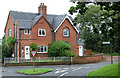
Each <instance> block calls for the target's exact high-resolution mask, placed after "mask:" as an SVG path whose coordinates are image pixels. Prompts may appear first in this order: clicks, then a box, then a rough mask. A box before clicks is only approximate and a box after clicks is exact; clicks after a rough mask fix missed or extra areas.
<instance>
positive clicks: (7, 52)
mask: <svg viewBox="0 0 120 78" xmlns="http://www.w3.org/2000/svg"><path fill="white" fill-rule="evenodd" d="M12 39H13V40H12ZM7 40H10V41H13V45H14V43H15V41H14V38H8V39H7ZM10 41H9V42H8V44H9V45H8V44H7V45H6V44H5V36H3V38H2V62H4V57H11V56H12V53H13V50H14V48H13V45H12V43H11V42H10ZM11 47H12V48H11Z"/></svg>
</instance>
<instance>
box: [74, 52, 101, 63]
mask: <svg viewBox="0 0 120 78" xmlns="http://www.w3.org/2000/svg"><path fill="white" fill-rule="evenodd" d="M102 60H103V54H95V55H93V56H80V57H73V58H72V63H73V64H87V63H95V62H100V61H102Z"/></svg>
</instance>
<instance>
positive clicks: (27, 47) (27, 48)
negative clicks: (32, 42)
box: [25, 46, 30, 59]
mask: <svg viewBox="0 0 120 78" xmlns="http://www.w3.org/2000/svg"><path fill="white" fill-rule="evenodd" d="M25 59H30V47H29V46H25Z"/></svg>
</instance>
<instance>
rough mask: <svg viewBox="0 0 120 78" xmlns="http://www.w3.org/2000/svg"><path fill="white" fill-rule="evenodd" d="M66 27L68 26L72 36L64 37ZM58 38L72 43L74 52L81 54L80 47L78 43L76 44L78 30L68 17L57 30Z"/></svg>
mask: <svg viewBox="0 0 120 78" xmlns="http://www.w3.org/2000/svg"><path fill="white" fill-rule="evenodd" d="M64 27H68V28H69V29H70V37H63V28H64ZM77 37H78V33H77ZM77 39H78V38H77ZM57 40H61V41H67V42H69V43H70V44H71V47H72V52H73V53H75V54H76V55H78V54H79V47H78V45H76V30H75V29H74V28H73V26H72V25H71V24H70V22H69V20H68V19H66V20H65V21H64V22H63V23H62V25H61V26H60V28H59V29H58V30H57V32H56V41H57Z"/></svg>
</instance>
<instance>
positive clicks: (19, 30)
mask: <svg viewBox="0 0 120 78" xmlns="http://www.w3.org/2000/svg"><path fill="white" fill-rule="evenodd" d="M19 58H21V30H20V29H19ZM19 61H20V62H21V59H20V60H19Z"/></svg>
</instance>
